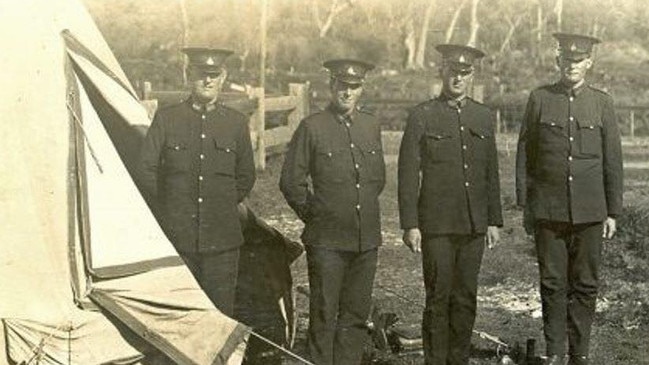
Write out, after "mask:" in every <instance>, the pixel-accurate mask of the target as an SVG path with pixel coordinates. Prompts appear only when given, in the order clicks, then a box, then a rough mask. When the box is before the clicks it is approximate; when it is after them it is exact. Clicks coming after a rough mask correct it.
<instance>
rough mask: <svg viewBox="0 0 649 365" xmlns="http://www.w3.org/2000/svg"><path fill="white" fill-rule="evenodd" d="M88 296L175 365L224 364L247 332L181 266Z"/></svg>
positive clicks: (103, 285) (105, 285)
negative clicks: (212, 300)
mask: <svg viewBox="0 0 649 365" xmlns="http://www.w3.org/2000/svg"><path fill="white" fill-rule="evenodd" d="M187 283H191V284H193V285H188V284H187ZM163 285H164V286H163ZM90 297H91V298H92V299H94V300H95V301H96V302H97V303H98V304H99V306H101V307H102V308H104V309H105V310H107V311H109V312H110V313H112V314H113V315H115V316H116V317H117V318H119V319H120V320H122V321H123V322H124V323H126V324H127V325H128V326H129V327H130V328H131V329H133V331H135V332H136V333H137V334H138V335H140V336H142V338H145V339H147V341H149V342H150V343H152V344H153V345H154V346H156V347H157V348H158V349H159V350H160V351H162V352H164V353H165V354H167V356H169V357H170V358H172V359H173V360H174V361H176V362H178V363H179V364H206V365H208V364H225V363H226V362H227V361H228V359H229V358H230V357H231V355H232V354H233V352H235V349H236V348H237V347H238V346H239V345H240V344H241V343H242V342H244V341H245V339H246V338H247V334H248V329H247V328H246V327H245V326H243V325H241V324H239V323H238V322H236V321H235V320H233V319H231V318H228V317H227V316H225V315H224V314H222V313H221V312H219V311H218V310H216V309H215V308H214V306H213V305H212V303H211V302H210V301H209V299H208V298H207V296H206V295H205V293H204V292H203V291H202V290H201V289H200V288H199V287H198V285H197V284H196V283H195V281H194V279H193V277H192V276H191V273H190V272H189V270H188V269H187V268H186V267H184V266H182V267H172V268H164V269H158V270H154V271H149V272H146V273H142V274H140V275H137V276H133V277H125V278H121V279H113V280H108V281H105V282H99V283H96V284H95V287H94V289H93V291H92V293H91V294H90Z"/></svg>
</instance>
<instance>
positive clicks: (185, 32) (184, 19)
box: [178, 0, 189, 85]
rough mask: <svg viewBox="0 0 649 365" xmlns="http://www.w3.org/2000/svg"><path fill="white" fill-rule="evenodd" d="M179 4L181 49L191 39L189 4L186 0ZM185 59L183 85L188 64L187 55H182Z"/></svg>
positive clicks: (180, 0)
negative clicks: (181, 33) (188, 14)
mask: <svg viewBox="0 0 649 365" xmlns="http://www.w3.org/2000/svg"><path fill="white" fill-rule="evenodd" d="M178 5H179V6H180V14H181V19H182V32H183V36H182V40H181V42H182V43H181V45H180V46H181V47H180V48H181V49H182V48H184V47H187V42H188V40H189V17H188V16H187V6H186V4H185V0H179V1H178ZM182 59H183V85H186V84H187V64H186V62H187V61H186V60H185V57H182Z"/></svg>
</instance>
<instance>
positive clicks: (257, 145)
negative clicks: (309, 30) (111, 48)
mask: <svg viewBox="0 0 649 365" xmlns="http://www.w3.org/2000/svg"><path fill="white" fill-rule="evenodd" d="M243 90H244V92H238V93H232V92H224V93H222V94H221V95H219V99H220V100H221V102H223V104H225V105H227V106H229V107H231V108H234V109H237V110H238V111H240V112H242V113H244V114H246V115H248V116H249V118H250V122H249V126H250V138H251V140H252V145H253V150H254V152H255V165H256V166H257V169H259V170H264V169H265V168H266V156H267V155H269V154H271V153H276V152H283V151H284V148H285V147H286V145H287V144H288V142H289V141H290V140H291V136H292V135H293V131H295V128H297V126H298V124H299V123H300V121H301V120H302V119H304V118H305V117H306V116H307V115H308V114H309V105H310V101H309V84H308V83H306V84H289V93H288V95H281V96H268V95H266V94H265V91H264V89H263V88H253V87H247V88H243ZM187 96H188V93H187V92H183V91H153V90H152V89H151V84H150V83H148V82H144V83H143V88H142V95H141V97H142V104H143V105H144V106H145V108H146V109H147V111H148V113H149V116H153V115H154V114H155V111H156V109H157V108H158V106H159V105H164V104H171V103H177V102H180V101H181V100H183V99H185V98H186V97H187ZM276 112H283V113H286V114H287V115H286V123H285V124H284V123H283V124H281V125H278V126H269V125H268V124H267V120H268V118H267V117H268V115H269V113H276Z"/></svg>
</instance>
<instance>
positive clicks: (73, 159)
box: [64, 57, 85, 301]
mask: <svg viewBox="0 0 649 365" xmlns="http://www.w3.org/2000/svg"><path fill="white" fill-rule="evenodd" d="M64 67H65V68H64V72H65V79H66V100H67V105H68V107H72V108H74V109H75V110H76V111H77V114H79V111H80V105H79V99H78V98H76V95H79V90H78V88H77V83H76V78H75V76H74V72H73V70H72V65H71V64H70V59H69V58H67V57H66V59H65V63H64ZM68 120H69V127H70V129H69V130H70V137H69V143H68V187H67V194H68V257H69V259H70V261H69V264H70V272H71V274H72V275H71V277H72V278H71V280H72V290H73V292H74V296H75V299H76V300H77V301H82V300H83V299H84V298H83V297H84V295H85V293H84V292H85V285H84V288H82V287H81V285H82V284H81V283H80V282H79V280H78V279H79V276H80V275H79V274H80V273H79V272H78V268H79V266H78V262H77V255H76V254H75V249H76V236H77V232H76V228H77V224H76V219H77V218H76V216H77V188H78V181H77V156H76V154H77V151H76V148H77V143H76V131H77V128H76V125H75V124H76V122H75V121H74V116H73V115H72V113H70V112H68ZM82 277H85V275H82ZM84 284H85V283H84Z"/></svg>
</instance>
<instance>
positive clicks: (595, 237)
mask: <svg viewBox="0 0 649 365" xmlns="http://www.w3.org/2000/svg"><path fill="white" fill-rule="evenodd" d="M601 251H602V225H601V223H594V224H582V225H576V226H573V242H572V243H571V245H570V248H569V257H570V261H569V275H568V282H569V291H568V343H569V352H570V354H571V355H579V356H588V350H589V340H590V330H591V325H592V321H593V317H594V315H595V301H596V299H597V288H598V268H599V262H600V257H601Z"/></svg>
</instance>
